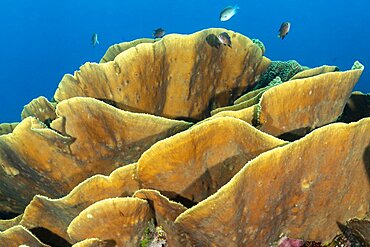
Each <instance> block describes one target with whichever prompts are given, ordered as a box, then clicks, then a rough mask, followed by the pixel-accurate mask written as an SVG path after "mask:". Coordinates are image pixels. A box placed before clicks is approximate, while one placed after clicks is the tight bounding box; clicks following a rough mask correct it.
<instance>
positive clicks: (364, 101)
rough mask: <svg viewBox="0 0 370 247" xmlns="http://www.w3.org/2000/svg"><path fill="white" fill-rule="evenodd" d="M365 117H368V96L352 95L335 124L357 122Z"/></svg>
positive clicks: (369, 114)
mask: <svg viewBox="0 0 370 247" xmlns="http://www.w3.org/2000/svg"><path fill="white" fill-rule="evenodd" d="M366 117H370V94H352V95H351V97H350V98H349V100H348V102H347V104H346V105H345V107H344V110H343V113H342V115H341V116H340V117H339V118H338V120H337V122H343V123H351V122H357V121H359V120H361V119H363V118H366Z"/></svg>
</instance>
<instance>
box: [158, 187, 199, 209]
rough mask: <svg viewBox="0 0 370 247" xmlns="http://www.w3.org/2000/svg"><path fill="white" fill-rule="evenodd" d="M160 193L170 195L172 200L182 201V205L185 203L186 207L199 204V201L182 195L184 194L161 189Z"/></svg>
mask: <svg viewBox="0 0 370 247" xmlns="http://www.w3.org/2000/svg"><path fill="white" fill-rule="evenodd" d="M160 193H161V194H162V195H164V196H166V197H168V198H169V199H170V200H171V201H174V202H177V203H180V204H181V205H183V206H184V207H186V208H191V207H193V206H195V205H197V202H194V201H192V200H190V199H188V198H185V197H182V196H180V195H178V194H175V193H173V192H169V191H160Z"/></svg>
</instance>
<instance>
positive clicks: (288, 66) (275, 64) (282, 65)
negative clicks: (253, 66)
mask: <svg viewBox="0 0 370 247" xmlns="http://www.w3.org/2000/svg"><path fill="white" fill-rule="evenodd" d="M306 69H308V67H305V66H301V65H300V64H299V63H298V62H297V61H295V60H289V61H271V64H270V66H269V67H268V68H267V70H265V72H264V73H263V74H262V75H261V77H260V79H259V80H258V82H257V84H256V85H255V86H254V89H258V88H261V87H265V86H267V85H268V84H269V83H270V82H271V81H272V80H273V79H275V78H276V77H277V76H279V77H280V78H281V80H282V81H283V82H286V81H288V80H289V79H291V78H292V77H293V76H294V75H295V74H297V73H299V72H301V71H303V70H306Z"/></svg>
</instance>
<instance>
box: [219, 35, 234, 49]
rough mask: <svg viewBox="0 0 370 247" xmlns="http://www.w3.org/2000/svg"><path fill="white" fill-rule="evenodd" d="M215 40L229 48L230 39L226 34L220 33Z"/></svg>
mask: <svg viewBox="0 0 370 247" xmlns="http://www.w3.org/2000/svg"><path fill="white" fill-rule="evenodd" d="M217 38H218V40H219V41H220V42H221V44H224V45H225V46H226V45H227V46H228V47H231V38H230V36H229V35H228V34H227V33H226V32H223V33H220V34H219V35H217Z"/></svg>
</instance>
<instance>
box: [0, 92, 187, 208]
mask: <svg viewBox="0 0 370 247" xmlns="http://www.w3.org/2000/svg"><path fill="white" fill-rule="evenodd" d="M56 115H57V116H58V117H57V119H55V120H54V121H53V122H52V123H51V124H50V126H51V128H52V129H50V128H48V127H47V126H46V125H45V124H43V123H41V122H40V121H38V120H37V119H35V118H32V117H28V118H26V119H24V120H23V121H22V122H21V123H20V124H19V125H18V126H17V127H16V128H15V129H14V131H13V133H12V134H10V135H3V136H0V162H1V164H2V170H3V172H2V173H0V179H1V181H2V183H1V184H0V197H5V198H7V200H3V201H1V202H0V211H1V210H3V211H9V212H21V211H22V210H23V209H24V207H25V206H26V205H27V204H28V203H29V202H30V201H31V199H32V197H33V196H34V195H36V194H41V195H45V196H56V197H59V196H63V195H65V194H67V193H68V192H69V191H70V190H72V189H73V188H74V187H75V186H76V185H77V184H78V183H80V182H82V181H83V180H85V179H86V178H88V177H90V176H92V175H94V174H97V173H101V174H109V173H110V172H112V171H113V170H114V169H115V168H117V167H119V166H123V165H127V164H130V163H133V162H135V161H137V160H138V158H139V157H140V156H141V154H142V153H143V152H144V151H145V150H147V149H148V148H149V147H150V146H151V145H152V144H154V143H155V142H157V141H158V140H160V139H164V138H166V137H168V136H170V135H173V134H175V133H177V132H180V131H182V130H185V129H187V128H188V127H190V125H191V124H190V123H187V122H184V121H177V120H170V119H164V118H160V117H155V116H151V115H146V114H139V113H131V112H125V111H122V110H119V109H117V108H114V107H112V106H110V105H107V104H105V103H103V102H100V101H98V100H95V99H91V98H78V97H76V98H73V99H69V100H65V101H63V102H61V103H59V104H58V106H57V109H56ZM61 164H62V165H63V169H60V166H61ZM45 184H48V186H45ZM25 188H32V191H29V190H25Z"/></svg>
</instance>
